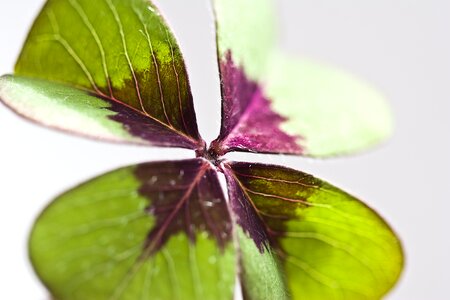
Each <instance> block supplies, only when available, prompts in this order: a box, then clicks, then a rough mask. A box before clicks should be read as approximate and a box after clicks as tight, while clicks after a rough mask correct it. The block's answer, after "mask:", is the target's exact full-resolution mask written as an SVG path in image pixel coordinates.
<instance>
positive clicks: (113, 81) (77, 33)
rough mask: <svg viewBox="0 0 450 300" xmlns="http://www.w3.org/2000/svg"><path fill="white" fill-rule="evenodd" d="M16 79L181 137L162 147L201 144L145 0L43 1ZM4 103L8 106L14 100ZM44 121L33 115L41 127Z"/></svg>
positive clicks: (166, 44) (182, 82)
mask: <svg viewBox="0 0 450 300" xmlns="http://www.w3.org/2000/svg"><path fill="white" fill-rule="evenodd" d="M15 75H18V76H22V77H30V78H37V79H42V80H48V81H50V82H54V83H63V84H66V85H68V86H71V87H74V88H80V89H82V90H85V91H88V92H89V93H91V94H92V95H93V96H95V97H99V98H102V99H106V101H108V102H114V103H116V105H118V106H123V107H126V109H131V110H134V111H135V113H134V114H135V115H138V116H139V117H138V119H139V120H136V119H135V118H131V117H130V118H128V120H127V121H128V122H125V124H123V126H125V127H126V126H128V125H129V123H130V122H132V123H141V122H143V121H142V120H144V122H145V119H149V120H150V121H149V122H150V123H158V125H157V126H159V127H161V126H163V127H165V128H166V131H171V132H172V135H174V134H176V135H179V136H180V138H181V139H184V143H183V144H181V145H180V144H179V143H178V141H173V143H172V144H170V145H167V146H180V147H188V148H193V149H196V148H198V147H199V146H202V145H203V144H202V143H203V142H202V141H201V139H200V136H199V133H198V129H197V123H196V118H195V112H194V108H193V101H192V94H191V91H190V87H189V82H188V77H187V73H186V68H185V65H184V60H183V57H182V55H181V52H180V49H179V47H178V45H177V42H176V40H175V38H174V36H173V35H172V33H171V32H170V30H169V28H168V26H167V25H166V23H165V22H164V20H163V18H162V17H161V15H160V13H159V11H158V10H157V9H156V8H155V6H153V4H151V3H150V2H149V1H147V0H127V1H121V0H100V1H91V0H48V1H47V3H46V4H45V6H44V7H43V9H42V11H41V12H40V14H39V16H38V17H37V19H36V20H35V22H34V24H33V27H32V29H31V31H30V33H29V35H28V38H27V40H26V43H25V45H24V47H23V49H22V52H21V54H20V57H19V59H18V61H17V64H16V68H15ZM22 85H25V82H22ZM0 88H1V87H0ZM33 88H34V87H33V86H30V87H27V89H28V90H30V89H33ZM19 93H20V92H19ZM8 100H9V101H8V102H7V104H8V105H12V106H14V105H15V103H14V102H15V100H16V99H15V98H9V99H8ZM25 100H26V99H20V101H21V102H22V103H25ZM49 100H50V99H49ZM72 100H73V99H72ZM28 101H30V102H31V101H33V100H32V98H30V99H28ZM56 101H58V100H57V99H56ZM82 101H83V99H81V100H80V102H82ZM72 102H74V100H73V101H72ZM29 105H30V106H33V105H34V103H31V104H29ZM50 105H51V104H50ZM56 106H57V105H56ZM124 109H125V108H124ZM47 110H49V111H50V109H47ZM52 113H53V114H56V113H58V112H57V111H56V112H52ZM98 114H101V113H98ZM46 117H48V114H42V115H41V114H35V115H34V119H35V120H37V121H40V122H42V123H44V124H45V123H46V122H47V120H46ZM64 126H65V125H64V124H60V126H59V127H64ZM82 133H84V134H87V133H86V132H82ZM137 138H139V136H138V137H137ZM147 140H150V142H152V143H154V144H160V143H159V141H158V136H151V135H148V137H147ZM186 143H190V144H191V145H190V146H187V145H186Z"/></svg>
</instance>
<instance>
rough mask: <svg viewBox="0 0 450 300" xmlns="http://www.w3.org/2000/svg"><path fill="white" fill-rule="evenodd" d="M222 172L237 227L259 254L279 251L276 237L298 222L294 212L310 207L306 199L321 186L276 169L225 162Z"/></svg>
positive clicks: (293, 172)
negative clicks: (269, 250) (291, 222)
mask: <svg viewBox="0 0 450 300" xmlns="http://www.w3.org/2000/svg"><path fill="white" fill-rule="evenodd" d="M224 170H225V176H226V178H227V184H228V190H229V192H228V193H229V198H230V205H231V208H232V211H233V214H234V215H235V216H236V219H237V222H238V224H239V225H240V226H241V227H242V229H243V230H244V232H245V233H246V234H247V235H248V236H249V237H250V238H251V239H253V241H254V242H255V244H256V246H257V247H258V248H259V250H260V251H261V252H263V251H264V250H265V249H268V248H269V247H271V248H275V249H277V250H278V251H283V250H282V247H281V246H280V243H279V238H280V237H282V236H283V234H284V232H286V222H288V221H290V220H292V219H295V220H299V216H298V215H297V210H298V209H299V208H300V209H308V208H309V207H311V206H310V205H309V203H308V198H309V197H310V196H311V195H312V194H313V193H315V192H316V191H317V190H320V188H321V187H322V185H323V183H322V182H321V181H320V180H318V179H315V178H314V177H312V176H310V175H308V174H305V173H302V172H299V171H296V170H293V169H289V168H284V167H280V166H272V165H264V164H255V163H245V162H237V163H235V162H228V163H226V164H225V167H224Z"/></svg>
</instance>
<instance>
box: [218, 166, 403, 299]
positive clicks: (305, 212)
mask: <svg viewBox="0 0 450 300" xmlns="http://www.w3.org/2000/svg"><path fill="white" fill-rule="evenodd" d="M225 173H226V176H227V182H228V186H229V194H230V203H231V206H232V209H233V212H234V215H235V218H236V222H237V223H238V224H239V226H240V228H241V229H242V231H243V232H244V233H245V236H246V237H247V239H252V240H253V245H254V249H253V251H241V253H242V254H241V256H242V258H241V260H243V261H248V262H251V261H252V260H254V257H255V253H256V252H257V251H256V250H255V249H257V250H259V254H260V257H259V258H258V259H259V260H260V261H263V260H266V261H267V260H269V259H268V258H267V256H273V258H272V260H273V261H274V262H275V263H277V262H278V263H279V264H280V268H281V269H282V271H281V272H273V274H275V275H276V274H277V273H278V274H279V275H278V277H277V278H278V279H277V280H278V281H281V280H283V279H284V281H285V284H286V289H287V290H288V293H289V296H290V298H291V299H379V298H380V297H382V296H383V295H385V294H386V293H387V292H388V291H389V290H390V289H391V288H392V287H393V285H394V284H395V283H396V281H397V280H398V278H399V275H400V273H401V270H402V267H403V255H402V248H401V245H400V242H399V240H398V239H397V237H396V235H395V234H394V232H393V231H392V230H391V229H390V228H389V226H388V225H387V224H386V223H385V221H383V220H382V219H381V218H380V217H379V216H378V215H377V214H376V213H375V212H374V211H373V210H371V209H370V208H368V207H367V206H365V205H364V204H363V203H361V202H360V201H358V200H357V199H355V198H354V197H352V196H350V195H349V194H347V193H345V192H343V191H341V190H339V189H337V188H335V187H333V186H331V185H330V184H328V183H326V182H323V181H322V180H319V179H317V178H314V177H312V176H311V175H308V174H305V173H302V172H299V171H295V170H292V169H288V168H284V167H279V166H270V165H262V164H250V163H234V162H233V163H228V164H227V166H226V171H225ZM244 242H245V243H244V244H243V242H242V238H241V248H244V249H248V248H249V246H248V241H246V240H245V239H244ZM263 257H265V258H263ZM243 267H244V270H243V272H242V273H243V274H244V277H243V283H244V284H243V288H244V291H245V292H246V294H247V295H248V299H269V298H270V297H268V296H267V295H270V294H267V295H266V294H264V293H263V291H262V290H261V289H258V282H257V281H256V280H255V278H260V277H261V273H262V270H263V268H266V266H265V265H264V264H261V266H259V268H258V267H255V266H250V267H249V266H248V265H246V264H243ZM269 292H271V291H269ZM280 299H281V298H280Z"/></svg>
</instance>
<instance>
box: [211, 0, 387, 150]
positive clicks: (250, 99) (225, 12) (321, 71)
mask: <svg viewBox="0 0 450 300" xmlns="http://www.w3.org/2000/svg"><path fill="white" fill-rule="evenodd" d="M213 3H214V7H215V12H216V21H217V47H218V50H219V51H218V53H219V67H220V75H221V82H222V129H221V134H220V136H219V138H218V139H217V141H215V142H214V147H215V148H217V149H221V150H222V152H229V151H249V152H261V153H286V154H297V155H304V156H314V157H327V156H335V155H342V154H348V153H352V152H357V151H361V150H364V149H366V148H368V147H371V146H374V145H376V144H377V143H379V142H381V141H383V140H384V139H386V138H387V137H388V136H390V134H391V131H392V118H391V113H390V110H389V107H388V105H387V104H386V102H385V99H384V98H383V96H381V95H380V94H379V93H378V92H377V91H375V90H374V89H373V88H371V87H370V86H369V85H367V84H366V83H364V82H362V81H360V80H358V79H356V78H354V77H353V76H351V75H348V74H346V73H344V72H342V71H340V70H335V69H332V68H329V67H325V66H323V65H321V64H316V63H313V62H311V61H306V60H298V59H296V58H294V57H291V56H288V55H286V54H285V53H283V52H282V51H280V50H279V49H278V47H277V43H276V42H277V41H276V38H275V37H274V36H275V35H274V32H273V28H274V23H275V17H274V9H273V3H272V1H270V0H262V1H259V0H246V1H241V0H214V1H213ZM274 136H275V137H276V139H274V138H273V137H274Z"/></svg>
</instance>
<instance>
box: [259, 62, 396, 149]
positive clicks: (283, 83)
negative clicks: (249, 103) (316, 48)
mask: <svg viewBox="0 0 450 300" xmlns="http://www.w3.org/2000/svg"><path fill="white" fill-rule="evenodd" d="M267 75H268V76H267V81H266V83H267V84H266V86H265V91H266V94H267V96H268V98H269V99H272V109H273V110H274V111H275V112H277V113H278V114H280V115H281V116H283V117H284V118H286V121H285V122H283V123H282V124H281V129H282V130H283V131H284V132H286V133H288V134H290V135H296V134H299V135H300V136H301V137H302V138H301V139H300V140H299V144H300V145H301V146H302V147H303V148H304V152H303V155H307V156H314V157H326V156H333V155H341V154H348V153H353V152H358V151H361V150H363V149H366V148H368V147H371V146H374V145H376V144H378V143H379V142H380V141H382V140H384V139H385V138H386V137H388V136H390V135H391V133H392V127H393V126H392V123H393V122H392V116H391V112H390V109H389V106H388V105H387V103H386V101H385V100H384V98H383V96H382V95H381V94H380V93H379V92H377V91H376V90H375V89H373V88H372V87H370V86H369V85H368V84H366V83H365V82H363V81H361V80H359V79H357V78H355V77H353V76H351V75H350V74H347V73H345V72H343V71H341V70H338V69H333V68H330V67H328V66H326V65H321V64H319V63H315V62H313V61H309V60H299V59H296V58H295V57H292V56H291V57H290V56H287V55H285V54H275V55H274V56H273V58H272V60H271V61H270V66H269V69H268V72H267Z"/></svg>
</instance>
